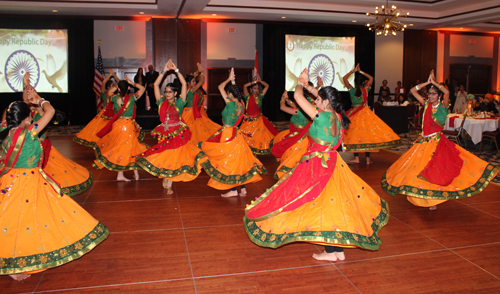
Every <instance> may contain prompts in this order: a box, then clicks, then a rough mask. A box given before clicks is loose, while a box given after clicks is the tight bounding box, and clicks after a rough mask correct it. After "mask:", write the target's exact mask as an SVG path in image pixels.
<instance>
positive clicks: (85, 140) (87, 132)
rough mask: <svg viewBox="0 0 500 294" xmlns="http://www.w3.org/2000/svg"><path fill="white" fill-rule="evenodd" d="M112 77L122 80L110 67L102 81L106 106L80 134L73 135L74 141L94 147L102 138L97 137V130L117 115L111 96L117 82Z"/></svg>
mask: <svg viewBox="0 0 500 294" xmlns="http://www.w3.org/2000/svg"><path fill="white" fill-rule="evenodd" d="M111 77H114V78H115V81H116V83H118V82H119V81H120V80H119V79H118V77H117V76H116V75H115V74H114V73H113V70H112V69H110V70H109V75H108V76H107V77H106V78H105V79H104V80H103V81H102V85H101V99H102V105H103V107H104V108H103V110H101V112H99V113H98V114H97V115H96V117H94V119H92V120H91V121H90V122H89V123H88V124H87V125H86V126H85V127H84V128H83V129H82V130H81V131H80V132H79V133H78V134H76V135H75V136H74V137H73V141H74V142H76V143H78V144H80V145H83V146H89V147H93V145H94V143H96V142H97V141H99V139H100V138H99V137H97V132H99V131H100V130H101V129H102V128H103V127H104V126H105V125H106V124H107V123H108V121H109V120H110V119H111V118H112V117H113V115H115V112H114V110H113V103H111V97H112V96H113V92H111V89H112V88H113V87H114V86H115V85H116V84H115V82H113V80H112V79H111Z"/></svg>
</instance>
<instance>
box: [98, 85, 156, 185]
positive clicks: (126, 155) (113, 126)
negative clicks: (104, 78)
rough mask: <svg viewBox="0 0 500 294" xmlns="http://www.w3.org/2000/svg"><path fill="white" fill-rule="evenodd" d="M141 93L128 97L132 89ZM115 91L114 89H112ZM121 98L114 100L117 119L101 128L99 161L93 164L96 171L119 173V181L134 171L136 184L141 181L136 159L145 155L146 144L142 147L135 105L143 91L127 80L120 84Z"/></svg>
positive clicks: (115, 117) (117, 96) (142, 88)
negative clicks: (137, 155) (103, 170)
mask: <svg viewBox="0 0 500 294" xmlns="http://www.w3.org/2000/svg"><path fill="white" fill-rule="evenodd" d="M130 85H131V86H134V87H136V88H138V89H139V91H137V92H136V93H135V94H133V95H128V90H129V86H130ZM112 90H115V87H114V88H112ZM118 90H119V95H116V96H113V97H112V98H111V102H112V103H113V109H114V112H115V115H114V116H113V118H111V119H110V121H109V122H108V124H107V125H106V126H105V127H104V128H102V129H101V130H100V131H99V133H97V136H98V137H99V138H101V139H100V140H99V141H97V143H96V144H94V146H93V147H94V150H95V153H96V157H97V159H96V160H95V161H94V167H96V168H97V169H101V168H103V167H105V168H107V169H109V170H112V171H117V172H118V176H117V177H116V179H117V180H118V181H126V182H129V181H130V180H129V179H127V178H126V177H125V176H124V174H123V172H124V171H126V170H133V171H134V178H135V180H136V181H137V180H139V173H138V171H137V169H138V168H139V166H138V165H137V164H136V162H135V158H134V157H133V156H134V155H136V154H140V153H142V152H144V151H146V150H147V149H148V148H147V146H146V145H145V144H142V143H140V141H139V134H140V132H141V131H140V128H139V126H138V125H137V123H136V122H135V109H136V107H135V101H136V100H137V99H138V98H137V97H141V96H142V94H143V93H144V87H143V86H142V85H139V84H137V83H132V82H131V81H130V80H129V79H128V78H126V79H125V81H120V82H119V83H118Z"/></svg>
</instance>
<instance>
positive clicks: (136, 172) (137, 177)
mask: <svg viewBox="0 0 500 294" xmlns="http://www.w3.org/2000/svg"><path fill="white" fill-rule="evenodd" d="M134 179H135V180H136V181H138V180H139V171H138V170H136V169H134Z"/></svg>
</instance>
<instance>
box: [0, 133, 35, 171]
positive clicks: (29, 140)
mask: <svg viewBox="0 0 500 294" xmlns="http://www.w3.org/2000/svg"><path fill="white" fill-rule="evenodd" d="M12 133H14V132H11V133H10V134H9V135H8V136H7V138H5V140H4V141H3V143H2V157H5V156H6V154H7V151H8V150H9V149H10V146H11V144H12ZM23 134H24V135H25V136H26V138H25V139H24V144H23V146H22V148H21V151H20V154H19V157H18V159H17V161H16V163H15V164H14V166H13V168H35V167H37V166H38V161H39V160H40V157H41V156H42V145H41V144H40V141H38V138H37V137H36V136H33V134H32V133H31V130H29V129H24V130H22V133H21V136H22V135H23ZM14 144H15V143H14ZM12 156H14V154H12Z"/></svg>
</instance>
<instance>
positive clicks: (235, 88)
mask: <svg viewBox="0 0 500 294" xmlns="http://www.w3.org/2000/svg"><path fill="white" fill-rule="evenodd" d="M227 93H228V94H229V93H230V94H233V97H234V98H236V99H238V101H240V102H244V100H243V94H241V91H240V89H239V88H238V86H236V85H229V87H227Z"/></svg>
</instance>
